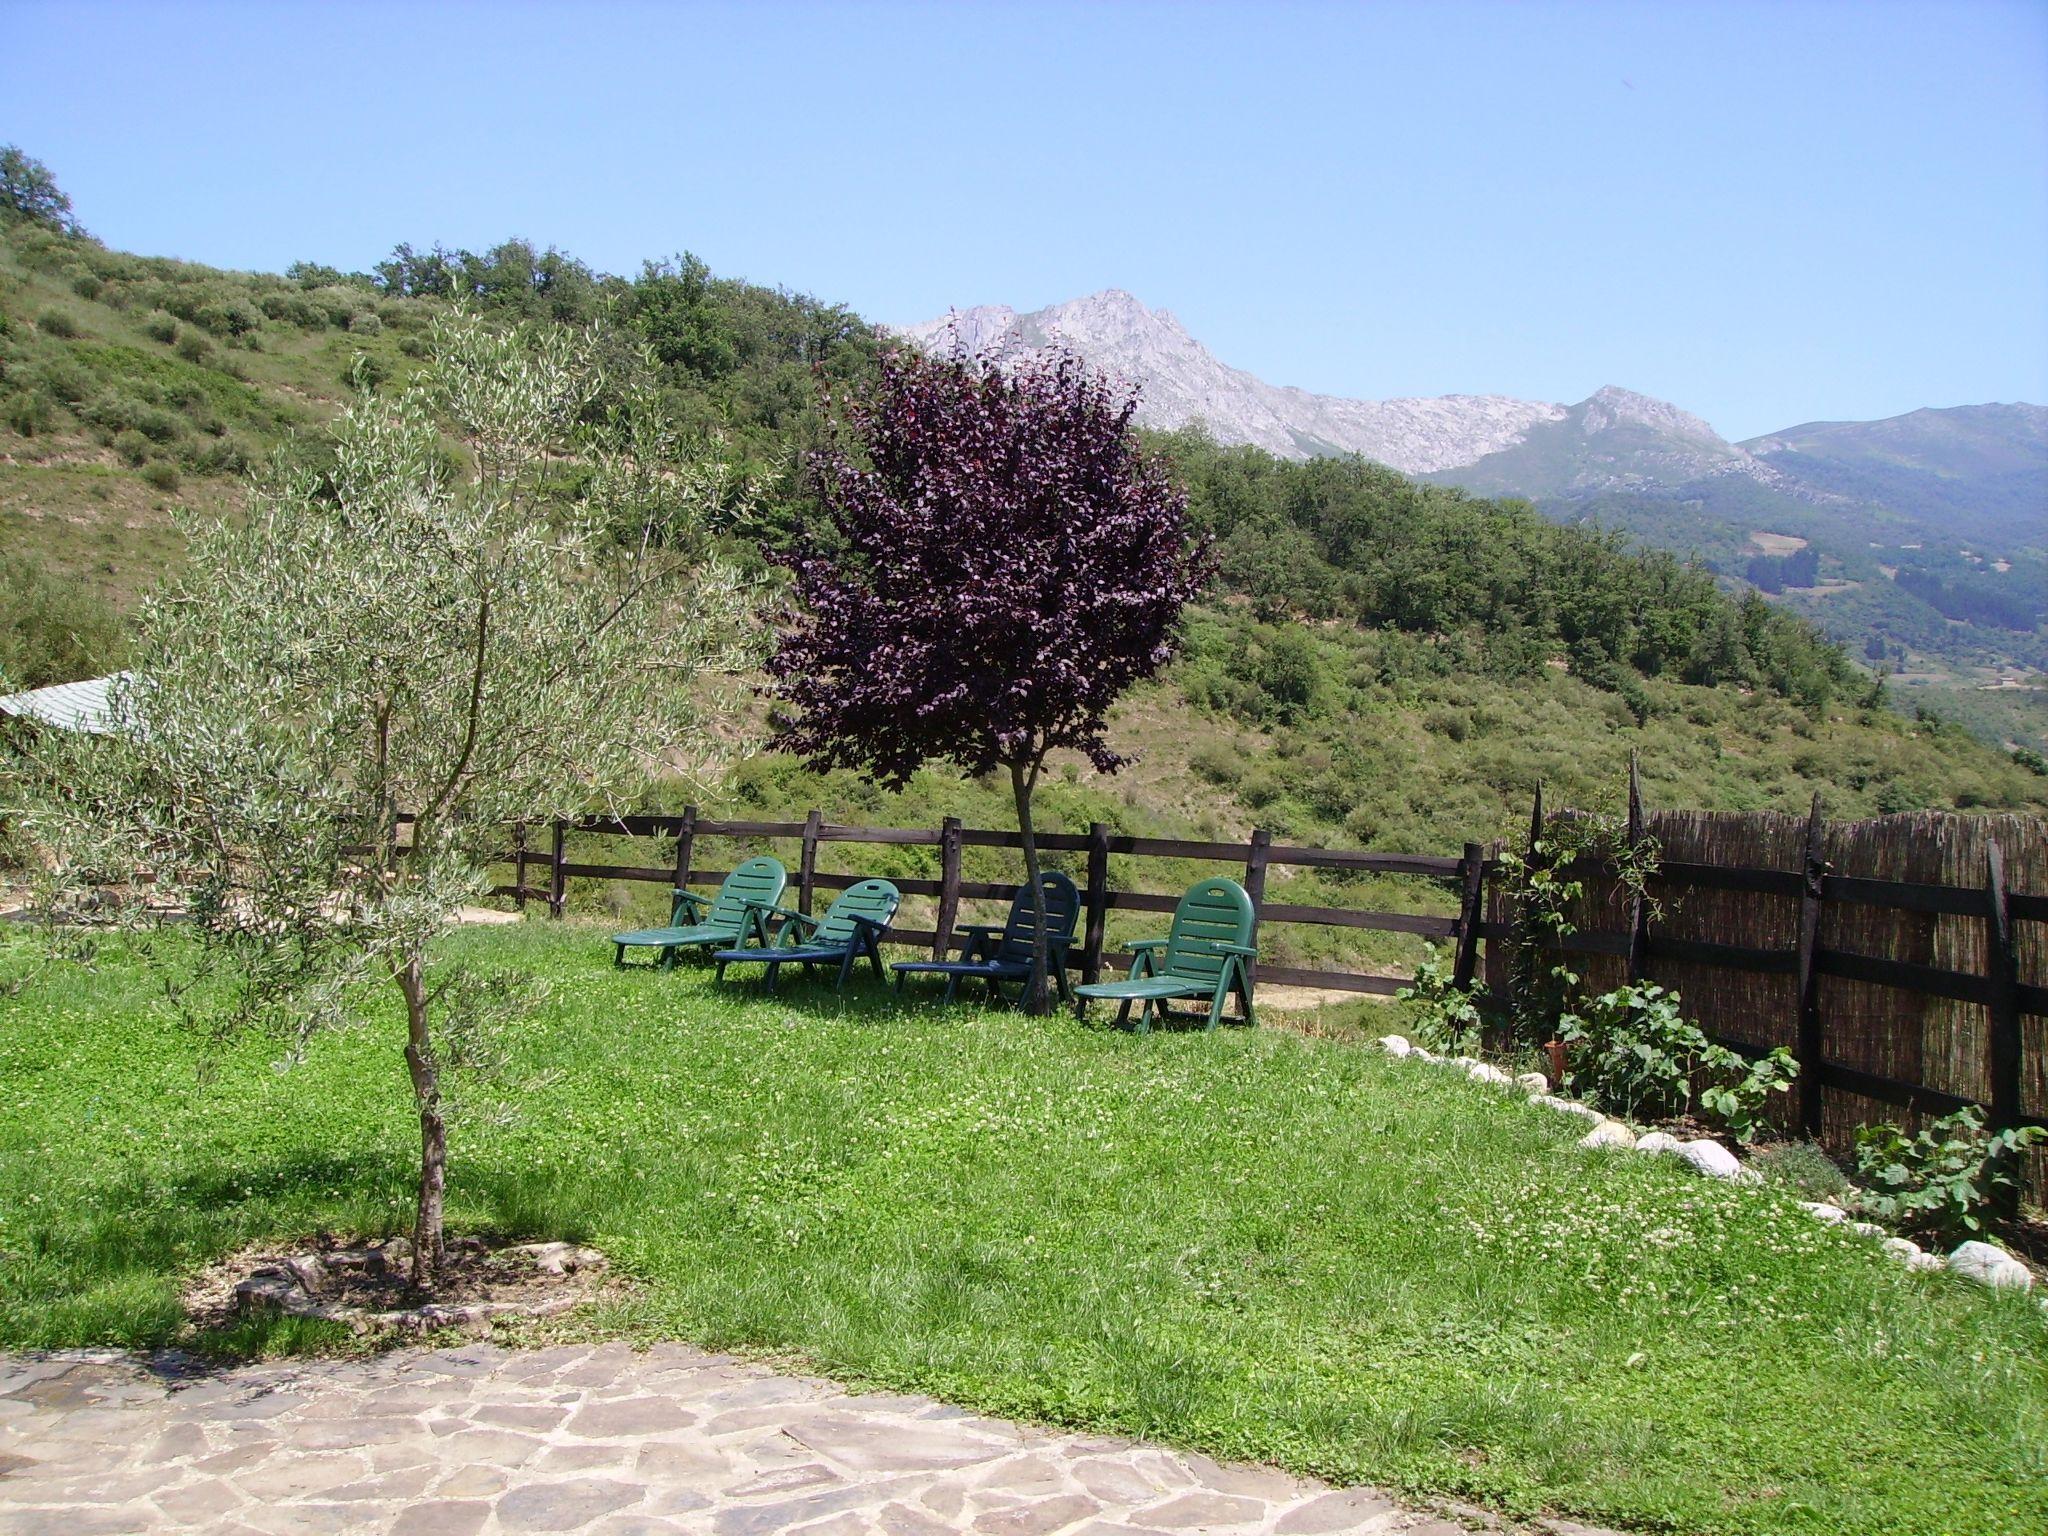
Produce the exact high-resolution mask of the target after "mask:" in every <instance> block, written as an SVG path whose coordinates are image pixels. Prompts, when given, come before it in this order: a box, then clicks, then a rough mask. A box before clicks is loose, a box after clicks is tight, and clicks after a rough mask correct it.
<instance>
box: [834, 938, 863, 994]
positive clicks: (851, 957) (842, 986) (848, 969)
mask: <svg viewBox="0 0 2048 1536" xmlns="http://www.w3.org/2000/svg"><path fill="white" fill-rule="evenodd" d="M858 958H859V957H858V956H857V955H856V954H855V953H854V951H852V950H850V949H849V950H848V951H847V952H846V957H845V958H844V959H842V960H841V961H840V962H839V979H838V980H837V981H835V982H833V983H832V990H833V991H834V992H844V991H845V990H846V979H847V978H848V977H849V976H851V975H852V974H853V962H854V961H855V960H856V959H858Z"/></svg>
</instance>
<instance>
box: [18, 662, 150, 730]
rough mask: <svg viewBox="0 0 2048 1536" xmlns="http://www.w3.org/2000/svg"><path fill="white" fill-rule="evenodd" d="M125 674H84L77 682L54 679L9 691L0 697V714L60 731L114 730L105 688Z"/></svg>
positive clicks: (122, 677)
mask: <svg viewBox="0 0 2048 1536" xmlns="http://www.w3.org/2000/svg"><path fill="white" fill-rule="evenodd" d="M127 676H128V674H127V673H126V672H115V673H112V674H111V675H109V676H107V677H92V678H87V679H86V680H85V681H84V682H80V683H54V684H52V685H51V686H50V687H48V688H31V689H29V690H28V692H26V693H10V694H7V695H5V696H4V697H0V715H14V716H17V717H19V718H21V719H24V720H40V721H41V722H42V723H43V724H44V725H53V726H55V727H56V728H57V729H58V730H60V731H85V732H87V733H89V734H91V735H94V736H106V735H110V734H112V732H113V730H114V720H113V710H112V708H111V707H110V706H109V703H108V699H107V692H108V690H109V689H110V688H112V687H113V685H114V684H115V683H116V682H117V681H120V680H122V679H125V678H126V677H127Z"/></svg>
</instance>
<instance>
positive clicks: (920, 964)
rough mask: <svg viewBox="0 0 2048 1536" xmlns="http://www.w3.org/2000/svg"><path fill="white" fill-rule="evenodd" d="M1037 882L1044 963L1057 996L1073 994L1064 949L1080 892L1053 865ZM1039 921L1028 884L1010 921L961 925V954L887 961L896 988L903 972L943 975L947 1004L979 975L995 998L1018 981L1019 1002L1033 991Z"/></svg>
mask: <svg viewBox="0 0 2048 1536" xmlns="http://www.w3.org/2000/svg"><path fill="white" fill-rule="evenodd" d="M1038 884H1039V888H1040V889H1041V890H1043V891H1044V892H1045V929H1046V932H1045V948H1046V964H1047V965H1048V967H1049V968H1050V969H1051V972H1052V975H1051V978H1050V979H1051V981H1052V983H1053V985H1054V986H1055V987H1057V988H1058V989H1059V994H1060V996H1061V997H1063V998H1066V997H1072V996H1073V989H1072V988H1071V987H1070V986H1068V984H1067V950H1068V949H1069V948H1070V947H1071V946H1072V945H1073V942H1074V924H1075V923H1076V922H1078V921H1079V920H1080V916H1081V893H1080V891H1079V890H1078V889H1076V888H1075V885H1074V882H1073V881H1072V880H1071V879H1069V878H1068V877H1067V876H1065V875H1063V874H1061V873H1060V872H1059V871H1058V870H1056V869H1049V870H1047V871H1046V872H1045V873H1044V874H1042V875H1040V876H1039V877H1038ZM1037 926H1038V919H1037V916H1036V915H1035V914H1034V913H1033V912H1032V910H1031V887H1030V886H1028V885H1027V886H1024V887H1022V888H1021V889H1020V890H1019V891H1018V892H1017V895H1016V897H1015V899H1013V900H1012V901H1011V903H1010V916H1009V920H1008V921H1007V922H1005V923H1004V924H1003V925H1002V926H1001V927H1000V928H998V927H996V926H994V925H992V924H986V923H962V924H961V925H960V931H961V933H962V934H964V935H965V936H966V937H965V938H964V939H963V941H962V942H961V945H960V958H959V959H957V960H899V961H897V962H896V963H895V964H894V965H892V966H890V967H889V969H890V970H892V971H894V972H895V973H896V990H897V991H898V992H901V991H902V990H903V978H904V977H905V976H943V977H945V978H946V1001H947V1002H949V1003H950V1002H952V1001H953V999H954V997H955V996H956V995H957V994H958V992H959V989H960V983H961V981H962V979H963V978H974V977H979V978H980V979H981V980H982V981H983V982H985V983H986V984H987V986H988V995H989V996H990V997H991V998H992V999H994V1000H995V1001H996V1002H999V1003H1000V1002H1002V1001H1004V998H1003V983H1004V982H1006V981H1017V982H1022V983H1023V987H1022V988H1021V989H1020V990H1019V991H1018V993H1017V1000H1018V1001H1019V1002H1020V1003H1021V1002H1022V1001H1023V1000H1024V997H1025V995H1026V994H1027V993H1029V992H1030V990H1031V948H1032V934H1033V930H1034V929H1036V928H1037Z"/></svg>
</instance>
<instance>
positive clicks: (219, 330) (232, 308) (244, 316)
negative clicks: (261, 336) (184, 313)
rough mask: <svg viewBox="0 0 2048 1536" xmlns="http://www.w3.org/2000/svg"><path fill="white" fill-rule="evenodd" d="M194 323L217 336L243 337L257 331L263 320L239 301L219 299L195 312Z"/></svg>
mask: <svg viewBox="0 0 2048 1536" xmlns="http://www.w3.org/2000/svg"><path fill="white" fill-rule="evenodd" d="M192 323H193V324H194V325H198V326H203V327H204V328H205V329H207V330H209V331H211V332H213V334H214V335H216V336H242V335H246V334H247V333H248V332H250V331H253V330H255V329H256V327H257V326H258V325H260V324H262V320H261V319H260V318H259V317H258V316H257V314H256V312H255V311H254V310H252V309H250V308H249V307H248V306H247V305H246V304H244V303H242V302H241V301H240V300H239V299H218V300H215V301H214V302H213V303H210V304H206V305H202V306H201V307H200V308H199V309H197V310H196V311H194V312H193V315H192Z"/></svg>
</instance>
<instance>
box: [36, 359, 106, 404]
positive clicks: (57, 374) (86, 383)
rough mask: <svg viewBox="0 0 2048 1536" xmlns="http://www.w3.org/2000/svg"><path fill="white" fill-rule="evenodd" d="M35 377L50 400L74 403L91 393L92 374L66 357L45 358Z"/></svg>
mask: <svg viewBox="0 0 2048 1536" xmlns="http://www.w3.org/2000/svg"><path fill="white" fill-rule="evenodd" d="M36 378H37V380H38V381H39V382H40V384H41V386H42V388H43V390H44V391H45V392H46V393H48V395H49V396H50V398H51V399H52V400H58V401H61V402H63V403H64V404H65V405H76V404H77V403H78V402H79V401H81V400H83V399H85V397H86V396H87V395H90V394H91V393H92V375H91V374H89V373H87V372H86V371H85V370H84V369H83V368H81V367H79V365H78V364H76V363H74V362H73V361H71V359H70V358H68V357H52V358H46V359H45V360H44V361H43V363H42V364H41V366H39V367H38V368H37V369H36Z"/></svg>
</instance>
